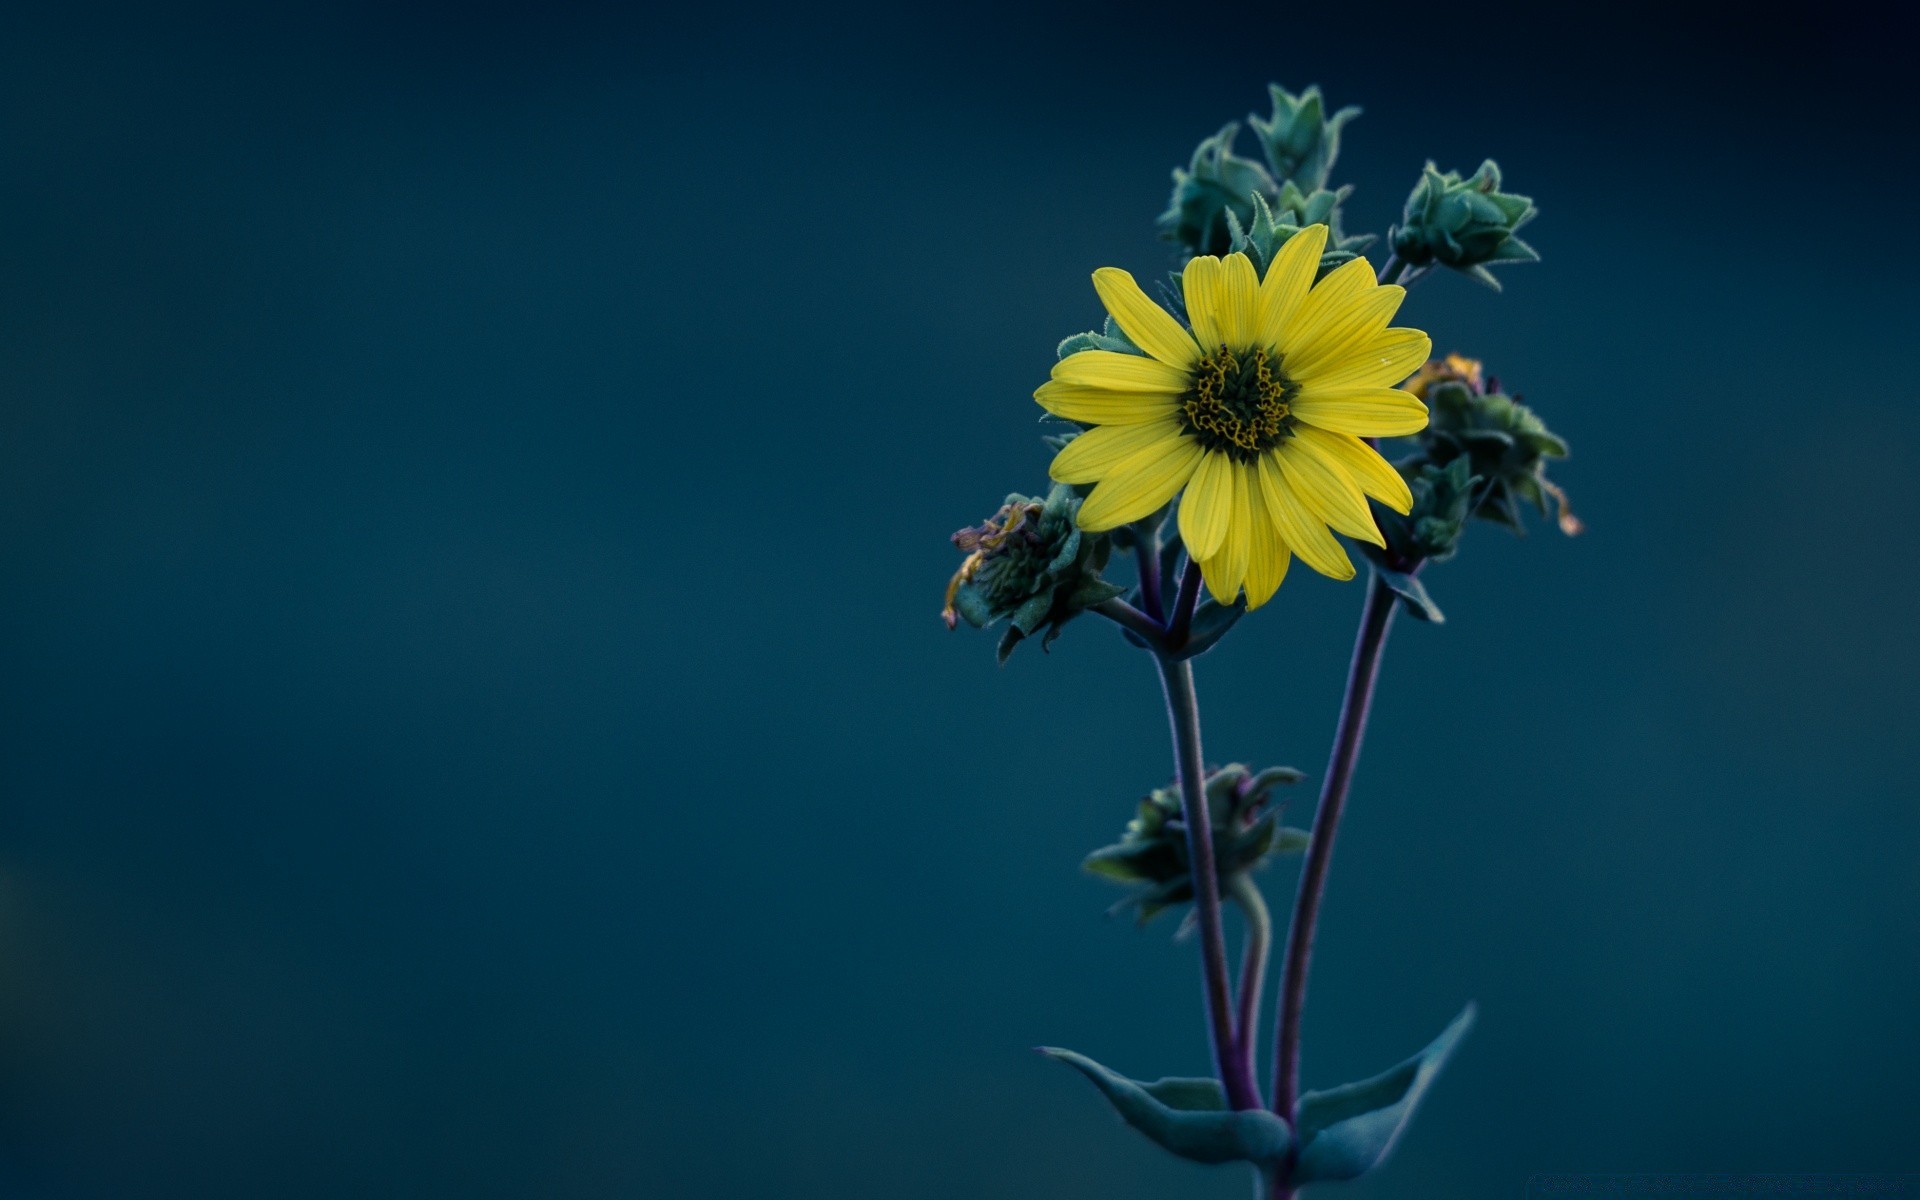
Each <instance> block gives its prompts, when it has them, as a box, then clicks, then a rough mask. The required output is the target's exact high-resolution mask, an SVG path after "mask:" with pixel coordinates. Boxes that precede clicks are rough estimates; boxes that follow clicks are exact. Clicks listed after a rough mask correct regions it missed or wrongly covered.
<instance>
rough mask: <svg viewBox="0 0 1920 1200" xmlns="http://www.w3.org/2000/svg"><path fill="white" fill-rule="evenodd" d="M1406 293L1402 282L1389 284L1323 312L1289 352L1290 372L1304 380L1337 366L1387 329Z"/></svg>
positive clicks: (1288, 364)
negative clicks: (1310, 329) (1312, 328)
mask: <svg viewBox="0 0 1920 1200" xmlns="http://www.w3.org/2000/svg"><path fill="white" fill-rule="evenodd" d="M1406 295H1407V289H1405V288H1403V287H1401V286H1400V285H1399V284H1388V285H1387V286H1385V287H1376V288H1374V289H1372V290H1371V291H1366V292H1361V293H1360V294H1359V295H1357V296H1355V297H1354V298H1353V299H1351V300H1348V301H1346V302H1345V303H1344V304H1342V305H1341V306H1340V308H1339V309H1338V310H1336V311H1330V312H1327V313H1325V314H1323V315H1322V317H1321V319H1320V323H1319V325H1318V326H1317V327H1316V328H1315V329H1314V331H1313V332H1312V333H1311V334H1309V335H1307V337H1308V340H1306V341H1303V342H1301V343H1299V344H1298V345H1296V346H1295V347H1294V348H1293V352H1292V353H1291V354H1289V355H1288V356H1287V374H1289V375H1291V376H1293V377H1294V378H1295V379H1297V380H1302V381H1304V380H1308V379H1311V378H1313V376H1314V375H1315V374H1316V373H1317V374H1323V375H1324V374H1326V373H1328V372H1329V371H1331V370H1336V369H1338V368H1339V367H1340V366H1341V365H1343V364H1344V363H1345V362H1346V360H1347V359H1348V358H1351V357H1353V356H1354V355H1355V354H1356V353H1357V352H1359V351H1360V350H1362V349H1364V348H1365V347H1366V346H1368V345H1370V344H1371V343H1372V341H1373V339H1374V338H1376V337H1379V336H1380V335H1381V334H1382V333H1384V332H1386V328H1387V322H1388V321H1391V320H1393V314H1394V313H1396V312H1398V311H1400V302H1401V301H1402V300H1404V299H1405V298H1406Z"/></svg>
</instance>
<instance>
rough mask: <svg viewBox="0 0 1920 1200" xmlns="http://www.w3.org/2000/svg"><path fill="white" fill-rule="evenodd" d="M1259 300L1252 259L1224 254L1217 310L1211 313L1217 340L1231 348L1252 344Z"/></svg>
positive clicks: (1221, 263)
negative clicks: (1216, 331) (1218, 334)
mask: <svg viewBox="0 0 1920 1200" xmlns="http://www.w3.org/2000/svg"><path fill="white" fill-rule="evenodd" d="M1259 303H1260V277H1259V276H1258V275H1255V274H1254V273H1253V261H1252V260H1251V259H1249V258H1248V257H1247V256H1246V255H1244V254H1229V255H1227V256H1226V258H1224V259H1222V260H1221V262H1220V311H1219V312H1218V313H1216V314H1215V315H1214V324H1216V325H1217V326H1219V328H1220V340H1221V341H1223V342H1225V343H1226V344H1227V345H1229V346H1232V347H1233V348H1234V349H1235V350H1245V349H1246V348H1247V347H1249V346H1251V345H1253V335H1254V331H1255V328H1256V327H1257V326H1258V324H1259V320H1258V315H1259V314H1258V307H1259Z"/></svg>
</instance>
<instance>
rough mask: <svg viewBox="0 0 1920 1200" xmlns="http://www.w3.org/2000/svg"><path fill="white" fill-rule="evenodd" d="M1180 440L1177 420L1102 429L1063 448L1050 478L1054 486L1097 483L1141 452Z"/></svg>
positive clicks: (1056, 458)
mask: <svg viewBox="0 0 1920 1200" xmlns="http://www.w3.org/2000/svg"><path fill="white" fill-rule="evenodd" d="M1179 438H1180V422H1178V421H1174V420H1166V421H1153V422H1148V423H1146V424H1141V425H1102V426H1100V427H1099V428H1098V429H1089V430H1087V431H1086V432H1085V433H1083V434H1081V435H1080V436H1079V437H1076V438H1074V439H1073V440H1072V441H1070V442H1068V443H1067V444H1066V445H1065V446H1063V447H1061V449H1060V453H1058V454H1056V455H1054V456H1053V465H1051V466H1049V467H1048V468H1047V474H1048V475H1050V476H1052V478H1053V481H1054V482H1055V483H1094V482H1096V481H1098V480H1101V479H1105V478H1106V477H1107V476H1108V475H1109V474H1110V473H1112V471H1113V469H1114V468H1115V467H1117V466H1119V465H1120V464H1121V463H1123V462H1125V461H1127V460H1128V459H1129V458H1132V457H1133V456H1134V455H1136V454H1138V453H1140V452H1141V451H1142V450H1146V449H1148V448H1150V447H1153V446H1158V445H1160V444H1161V443H1162V442H1168V441H1175V440H1179Z"/></svg>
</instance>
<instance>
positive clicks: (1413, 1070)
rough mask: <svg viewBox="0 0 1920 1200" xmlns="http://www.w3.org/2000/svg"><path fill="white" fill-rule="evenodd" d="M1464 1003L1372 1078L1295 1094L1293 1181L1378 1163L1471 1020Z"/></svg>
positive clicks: (1346, 1175)
mask: <svg viewBox="0 0 1920 1200" xmlns="http://www.w3.org/2000/svg"><path fill="white" fill-rule="evenodd" d="M1473 1013H1474V1008H1473V1005H1471V1004H1469V1005H1467V1007H1466V1008H1465V1009H1464V1010H1462V1011H1461V1013H1460V1015H1459V1016H1457V1017H1455V1018H1454V1019H1453V1024H1451V1025H1449V1026H1447V1028H1446V1030H1445V1031H1444V1032H1443V1033H1441V1035H1440V1036H1439V1037H1437V1038H1435V1039H1433V1042H1432V1044H1431V1045H1429V1046H1428V1047H1427V1048H1426V1049H1425V1050H1422V1051H1421V1052H1420V1053H1418V1054H1416V1055H1414V1056H1413V1057H1412V1058H1410V1059H1408V1060H1407V1061H1405V1062H1403V1063H1401V1064H1400V1065H1399V1066H1397V1067H1395V1068H1393V1069H1392V1070H1390V1071H1388V1072H1386V1073H1385V1074H1382V1075H1376V1076H1374V1077H1373V1078H1372V1079H1367V1080H1362V1081H1361V1082H1359V1083H1349V1084H1347V1085H1346V1086H1345V1087H1337V1088H1334V1089H1333V1090H1331V1091H1326V1092H1308V1093H1307V1094H1306V1095H1304V1096H1302V1097H1300V1104H1299V1107H1298V1108H1297V1109H1295V1113H1296V1115H1297V1116H1298V1118H1299V1126H1300V1158H1299V1161H1298V1163H1297V1164H1296V1165H1295V1167H1294V1171H1293V1182H1295V1183H1310V1182H1313V1181H1315V1180H1333V1179H1357V1178H1359V1177H1360V1176H1361V1175H1364V1174H1365V1173H1366V1172H1368V1171H1370V1170H1372V1169H1373V1168H1374V1167H1377V1166H1379V1165H1380V1162H1381V1160H1382V1159H1384V1158H1386V1156H1387V1152H1388V1151H1390V1150H1392V1149H1393V1144H1394V1142H1395V1140H1396V1139H1398V1138H1399V1136H1400V1133H1401V1131H1402V1130H1403V1129H1405V1128H1406V1126H1407V1121H1408V1119H1409V1118H1411V1117H1412V1116H1413V1110H1414V1108H1415V1107H1416V1106H1417V1105H1418V1104H1419V1103H1420V1097H1421V1096H1422V1095H1423V1094H1424V1093H1425V1092H1426V1090H1427V1087H1428V1085H1429V1084H1431V1083H1432V1082H1433V1077H1434V1076H1435V1075H1437V1074H1439V1073H1440V1068H1441V1067H1443V1066H1445V1065H1446V1061H1447V1058H1448V1056H1449V1055H1451V1054H1452V1053H1453V1051H1454V1047H1455V1046H1457V1045H1458V1044H1459V1042H1460V1039H1461V1038H1462V1037H1463V1036H1465V1034H1466V1032H1467V1029H1468V1028H1469V1027H1470V1026H1471V1025H1472V1024H1473Z"/></svg>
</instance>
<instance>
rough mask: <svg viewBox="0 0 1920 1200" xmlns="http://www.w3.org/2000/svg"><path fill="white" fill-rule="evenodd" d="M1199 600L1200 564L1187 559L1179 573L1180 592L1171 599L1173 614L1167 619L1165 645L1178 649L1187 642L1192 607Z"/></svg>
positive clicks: (1191, 624)
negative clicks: (1185, 564)
mask: <svg viewBox="0 0 1920 1200" xmlns="http://www.w3.org/2000/svg"><path fill="white" fill-rule="evenodd" d="M1199 602H1200V564H1199V563H1197V562H1194V561H1193V560H1192V559H1188V560H1187V569H1186V570H1185V571H1184V572H1182V573H1181V575H1180V594H1179V595H1178V596H1176V597H1175V598H1174V601H1173V616H1172V618H1171V619H1170V620H1168V621H1167V645H1168V646H1169V647H1170V648H1172V649H1174V650H1178V649H1179V648H1180V647H1182V646H1184V645H1186V644H1187V634H1188V633H1190V632H1191V631H1192V629H1193V609H1194V606H1195V605H1196V604H1198V603H1199Z"/></svg>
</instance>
